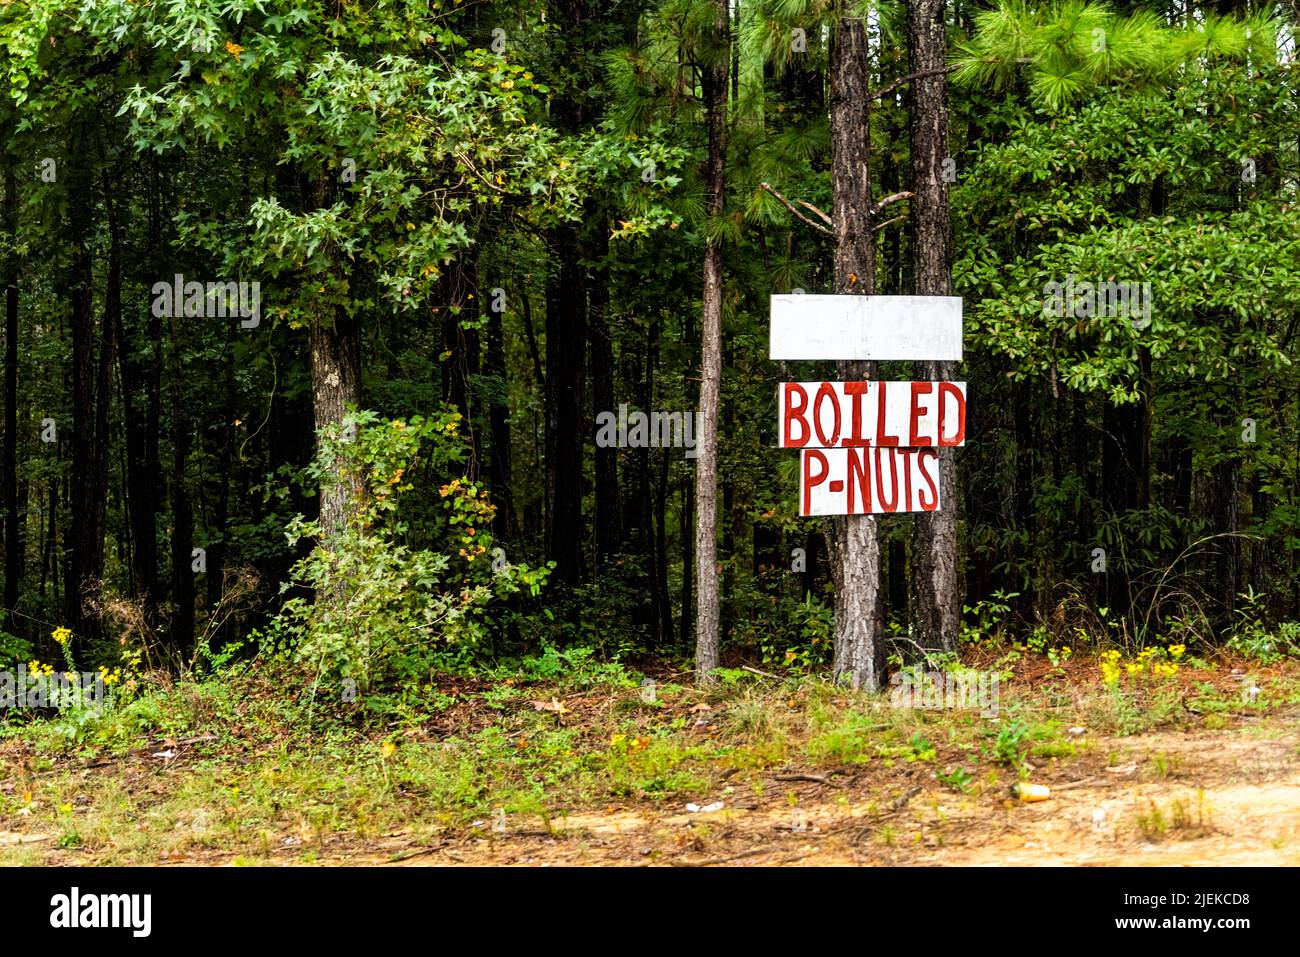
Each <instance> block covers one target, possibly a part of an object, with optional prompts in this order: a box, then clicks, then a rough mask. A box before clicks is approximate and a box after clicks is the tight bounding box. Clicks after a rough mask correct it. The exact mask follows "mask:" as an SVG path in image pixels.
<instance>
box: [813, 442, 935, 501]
mask: <svg viewBox="0 0 1300 957" xmlns="http://www.w3.org/2000/svg"><path fill="white" fill-rule="evenodd" d="M800 456H801V457H802V462H801V463H800V468H799V514H800V515H804V516H809V515H880V514H883V513H887V512H934V511H938V509H939V452H938V450H936V449H933V448H928V449H909V448H840V449H804V450H803V451H802V452H801V453H800Z"/></svg>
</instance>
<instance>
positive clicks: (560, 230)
mask: <svg viewBox="0 0 1300 957" xmlns="http://www.w3.org/2000/svg"><path fill="white" fill-rule="evenodd" d="M551 245H552V249H553V250H554V252H555V256H556V259H557V260H558V262H557V264H556V266H557V268H556V271H555V274H554V276H552V277H551V279H550V280H549V281H548V282H547V285H546V500H547V502H548V503H549V505H548V508H547V524H546V554H547V556H548V557H549V558H550V559H551V560H552V561H554V562H555V570H554V572H552V574H551V581H552V582H553V583H555V584H557V585H572V584H576V583H577V582H580V581H582V579H583V577H584V567H583V551H582V544H583V541H584V540H585V538H586V535H585V534H584V525H583V518H582V478H583V467H582V465H583V458H584V454H583V452H584V446H585V443H586V442H587V439H588V436H589V434H590V433H589V431H588V430H587V428H586V427H585V423H584V415H583V412H584V410H585V408H586V372H587V364H586V352H587V349H586V346H587V284H586V281H585V278H586V277H585V275H584V271H583V269H582V263H581V249H580V246H579V241H578V233H577V230H576V229H575V228H574V227H573V226H570V225H565V226H560V227H557V228H556V229H554V230H552V231H551Z"/></svg>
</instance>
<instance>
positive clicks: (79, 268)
mask: <svg viewBox="0 0 1300 957" xmlns="http://www.w3.org/2000/svg"><path fill="white" fill-rule="evenodd" d="M91 195H92V190H91V180H90V177H89V176H88V175H87V174H85V173H84V172H81V173H76V174H73V175H72V176H71V177H70V181H69V183H68V222H69V227H70V231H71V235H70V241H71V245H72V262H71V270H70V274H69V285H70V287H71V300H72V321H71V328H72V475H71V481H70V482H69V489H68V492H69V495H68V504H69V517H70V526H69V531H68V538H67V549H66V555H67V558H66V563H65V565H64V588H63V600H64V617H65V619H66V621H67V624H68V627H69V628H71V629H72V632H73V639H72V644H71V651H72V655H73V658H74V660H79V659H80V657H81V655H82V653H83V652H84V651H85V648H86V645H87V642H88V641H90V639H91V638H92V637H94V636H93V635H92V634H91V631H92V628H93V618H92V616H90V615H89V614H87V611H86V604H85V598H87V597H91V595H92V593H93V592H94V590H95V587H96V583H95V569H96V567H100V568H102V555H103V551H102V549H103V537H102V531H103V508H102V502H98V501H97V491H98V489H99V488H100V482H99V476H98V472H97V469H98V467H99V463H100V461H101V459H102V457H101V456H100V455H99V454H98V453H97V451H96V429H97V417H96V415H95V384H96V378H97V375H96V372H97V368H96V362H95V314H94V290H93V283H94V267H93V263H92V259H91V252H90V243H91V237H90V219H91V209H90V197H91ZM97 554H98V555H99V556H100V558H99V560H98V561H97V560H96V555H97Z"/></svg>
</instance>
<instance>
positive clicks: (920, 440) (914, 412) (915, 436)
mask: <svg viewBox="0 0 1300 957" xmlns="http://www.w3.org/2000/svg"><path fill="white" fill-rule="evenodd" d="M933 391H934V383H933V382H913V383H912V404H911V407H910V408H909V409H908V418H909V419H911V426H910V427H909V429H908V438H907V444H908V445H910V446H912V447H916V446H918V445H934V439H933V438H931V437H930V436H928V435H922V434H921V432H920V429H921V416H923V415H925V414H926V413H927V412H929V411H930V410H929V409H928V408H927V409H923V408H921V403H920V402H918V401H917V400H918V399H919V398H921V396H923V395H929V394H930V393H932V392H933Z"/></svg>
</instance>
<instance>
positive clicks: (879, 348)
mask: <svg viewBox="0 0 1300 957" xmlns="http://www.w3.org/2000/svg"><path fill="white" fill-rule="evenodd" d="M770 339H771V345H770V350H769V353H770V356H771V358H772V359H776V360H797V359H842V360H857V359H861V360H873V361H892V360H921V361H932V362H946V361H953V362H959V361H961V342H962V340H961V297H960V296H807V295H799V294H796V295H789V296H773V297H772V319H771V324H770Z"/></svg>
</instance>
